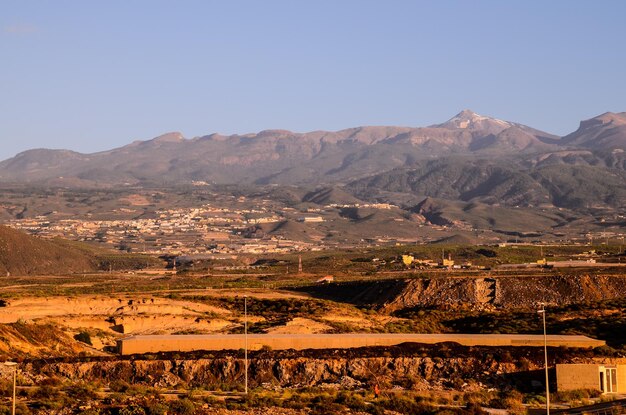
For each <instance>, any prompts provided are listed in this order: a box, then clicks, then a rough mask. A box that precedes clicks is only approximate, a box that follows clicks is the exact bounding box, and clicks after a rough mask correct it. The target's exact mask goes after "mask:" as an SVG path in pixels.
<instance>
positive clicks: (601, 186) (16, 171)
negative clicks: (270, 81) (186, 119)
mask: <svg viewBox="0 0 626 415" xmlns="http://www.w3.org/2000/svg"><path fill="white" fill-rule="evenodd" d="M625 149H626V113H612V112H607V113H604V114H601V115H599V116H597V117H593V118H591V119H588V120H583V121H581V123H580V126H579V128H578V129H577V130H576V131H574V132H572V133H571V134H568V135H566V136H564V137H562V138H561V137H557V136H555V135H552V134H549V133H546V132H543V131H540V130H536V129H534V128H532V127H529V126H525V125H522V124H519V123H514V122H511V121H504V120H499V119H496V118H492V117H487V116H484V115H480V114H477V113H475V112H473V111H471V110H463V111H461V112H459V113H458V114H456V115H455V116H454V117H452V118H450V119H449V120H447V121H446V122H444V123H442V124H434V125H431V126H427V127H397V126H361V127H355V128H348V129H343V130H339V131H312V132H308V133H294V132H291V131H287V130H280V129H271V130H263V131H260V132H258V133H249V134H243V135H238V134H233V135H230V136H224V135H220V134H217V133H215V134H210V135H206V136H201V137H194V138H191V139H186V138H184V137H183V135H182V134H181V133H179V132H169V133H165V134H162V135H160V136H158V137H155V138H154V139H152V140H147V141H135V142H133V143H130V144H128V145H126V146H123V147H118V148H114V149H111V150H108V151H103V152H98V153H91V154H82V153H77V152H73V151H70V150H45V149H35V150H27V151H25V152H22V153H20V154H18V155H16V156H15V157H13V158H10V159H7V160H4V161H2V162H0V182H4V183H39V184H45V185H49V186H83V187H90V186H96V187H111V186H119V185H124V186H128V185H131V186H132V185H136V186H150V185H152V186H154V185H179V184H191V183H195V182H201V183H209V184H238V185H239V184H246V185H296V186H300V185H306V186H309V187H310V186H330V187H337V186H346V189H351V190H352V191H353V192H357V193H353V195H355V196H356V197H359V198H361V199H364V196H368V195H367V194H365V195H364V194H363V192H370V193H373V194H374V193H379V191H385V192H389V191H391V192H400V193H402V192H404V193H409V194H412V195H423V196H434V197H443V198H451V199H455V200H456V199H458V200H464V201H470V200H478V201H481V202H483V203H505V204H509V205H516V204H522V205H526V206H537V205H544V204H555V205H557V206H566V207H576V206H575V205H576V203H579V204H581V205H582V206H592V205H594V203H595V202H593V201H590V200H586V199H585V198H584V197H582V199H581V196H580V193H581V192H582V191H584V190H585V189H582V190H579V189H576V185H578V186H589V194H591V195H594V197H595V198H596V199H597V200H598V203H600V205H609V206H618V205H619V204H620V203H622V202H623V191H622V190H623V186H621V185H619V180H621V178H622V175H623V172H624V171H625V170H626V153H625ZM553 166H570V167H568V168H567V169H564V168H561V169H560V170H559V168H558V167H553ZM563 171H567V172H569V173H570V174H572V175H574V176H572V178H569V177H567V175H564V174H561V172H563ZM548 173H549V174H548ZM546 175H547V176H546ZM603 175H604V176H605V177H607V178H609V180H608V181H606V183H603V181H602V180H601V179H600V178H601V177H602V176H603ZM551 180H556V181H557V183H560V184H559V185H561V186H564V187H565V188H567V189H569V190H568V191H569V192H570V193H571V194H572V195H573V194H576V195H577V196H576V197H570V196H569V195H568V194H564V193H563V194H562V192H561V191H560V189H558V186H555V185H554V183H553V182H551ZM359 189H360V190H359ZM358 192H361V193H358ZM583 199H585V200H584V202H581V200H583ZM364 200H365V199H364ZM579 207H580V206H579Z"/></svg>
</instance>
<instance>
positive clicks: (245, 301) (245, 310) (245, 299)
mask: <svg viewBox="0 0 626 415" xmlns="http://www.w3.org/2000/svg"><path fill="white" fill-rule="evenodd" d="M243 313H244V320H243V332H244V337H245V340H246V345H245V348H244V361H245V364H244V366H245V371H246V374H245V387H244V388H245V393H246V395H247V394H248V296H247V295H244V297H243Z"/></svg>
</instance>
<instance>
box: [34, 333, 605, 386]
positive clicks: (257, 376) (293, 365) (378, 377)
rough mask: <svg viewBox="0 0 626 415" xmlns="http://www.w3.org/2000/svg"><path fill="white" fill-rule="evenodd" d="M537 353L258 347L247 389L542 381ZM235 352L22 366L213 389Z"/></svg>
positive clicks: (233, 363) (231, 375) (227, 378)
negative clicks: (274, 349)
mask: <svg viewBox="0 0 626 415" xmlns="http://www.w3.org/2000/svg"><path fill="white" fill-rule="evenodd" d="M542 353H543V350H542V349H541V348H522V347H517V348H492V347H462V346H458V345H456V344H438V345H417V344H405V345H401V346H397V347H375V348H363V349H345V350H308V351H302V352H296V351H280V352H277V351H261V352H255V353H251V355H250V369H249V375H250V386H251V387H255V386H264V387H272V386H273V387H281V388H285V387H309V386H332V385H335V386H339V385H340V386H342V387H345V388H360V387H368V386H371V385H372V384H373V383H379V384H384V385H387V386H393V385H398V386H402V387H410V388H413V389H441V388H454V389H472V388H474V387H485V386H488V387H498V386H501V385H504V384H508V385H510V384H511V383H512V382H513V383H519V384H520V386H521V387H524V386H526V387H528V385H530V384H531V382H530V380H531V379H535V378H536V380H541V378H542V372H541V370H540V369H541V368H542V365H543V354H542ZM549 353H550V354H551V355H552V356H554V357H553V359H554V360H555V361H556V362H567V361H572V360H575V359H578V361H580V360H581V359H583V360H591V359H594V358H595V357H594V352H593V351H589V350H576V349H551V350H550V351H549ZM242 354H243V353H238V352H228V353H225V352H222V353H209V352H200V353H195V354H187V355H175V354H170V355H165V354H161V355H151V356H133V357H131V358H123V359H122V358H120V359H94V360H92V361H85V360H84V359H83V360H82V361H80V360H78V361H50V360H48V361H44V360H36V361H32V362H26V363H24V364H23V367H22V369H23V371H24V372H25V373H27V374H28V376H29V377H30V378H31V379H32V380H33V381H36V380H37V379H39V378H43V377H45V376H57V377H64V378H68V379H74V380H76V379H82V380H86V381H101V382H104V383H108V382H112V381H125V382H132V383H139V384H145V385H151V386H158V387H173V386H176V385H180V384H185V385H188V386H189V387H208V388H219V387H223V386H224V385H233V386H236V385H240V384H241V382H242V381H243V377H244V367H245V366H244V359H243V356H242ZM553 363H554V362H553ZM535 371H536V372H535Z"/></svg>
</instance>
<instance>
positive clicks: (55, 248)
mask: <svg viewBox="0 0 626 415" xmlns="http://www.w3.org/2000/svg"><path fill="white" fill-rule="evenodd" d="M96 266H97V264H96V261H95V258H94V256H93V255H90V254H89V253H87V252H85V251H82V250H79V249H75V248H71V247H68V246H63V245H62V244H60V243H58V242H55V241H48V240H43V239H40V238H37V237H35V236H30V235H27V234H25V233H22V232H19V231H16V230H14V229H11V228H8V227H6V226H0V275H7V273H10V274H11V275H28V274H30V275H33V274H48V275H50V274H56V273H72V272H82V271H85V270H87V271H93V270H95V269H96Z"/></svg>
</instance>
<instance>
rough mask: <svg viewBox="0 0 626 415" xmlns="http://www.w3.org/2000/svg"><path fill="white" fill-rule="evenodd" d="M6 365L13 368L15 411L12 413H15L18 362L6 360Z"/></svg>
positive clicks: (13, 414)
mask: <svg viewBox="0 0 626 415" xmlns="http://www.w3.org/2000/svg"><path fill="white" fill-rule="evenodd" d="M4 365H5V366H8V367H12V368H13V411H12V412H11V414H12V415H15V389H16V385H17V363H15V362H4Z"/></svg>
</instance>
